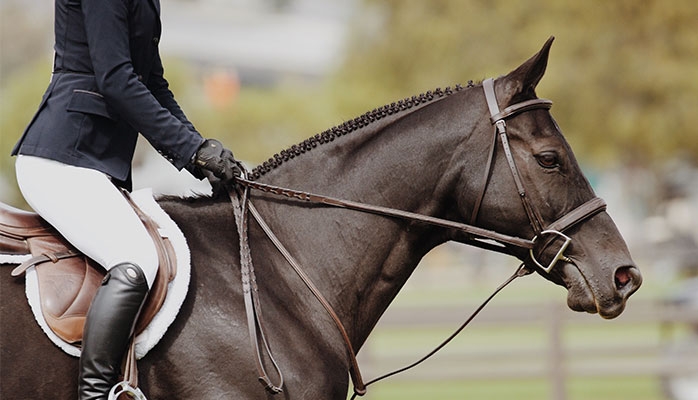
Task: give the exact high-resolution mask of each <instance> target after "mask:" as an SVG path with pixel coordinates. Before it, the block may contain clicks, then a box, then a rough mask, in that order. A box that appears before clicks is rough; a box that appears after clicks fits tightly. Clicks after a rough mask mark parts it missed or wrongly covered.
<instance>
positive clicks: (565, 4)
mask: <svg viewBox="0 0 698 400" xmlns="http://www.w3.org/2000/svg"><path fill="white" fill-rule="evenodd" d="M365 4H366V8H365V11H364V12H363V14H361V16H360V18H359V19H358V21H357V24H356V27H355V29H354V30H353V32H354V38H353V42H352V43H353V44H352V46H351V48H350V51H349V53H348V56H347V60H346V62H345V64H344V67H343V69H342V70H341V71H340V73H339V76H340V77H341V81H342V82H343V84H345V85H346V86H347V87H351V88H352V90H355V91H362V92H363V93H364V94H365V95H366V96H370V95H371V93H374V94H375V93H376V92H382V93H384V94H385V95H386V96H394V97H400V96H403V95H408V94H410V93H412V92H414V91H419V90H424V89H425V88H429V86H435V85H436V86H438V85H441V86H443V85H445V84H448V82H449V81H450V82H464V81H465V80H467V79H474V80H480V79H482V78H484V77H486V76H491V75H501V74H505V73H506V72H508V71H509V70H511V69H512V68H514V67H515V66H517V65H518V63H520V62H522V61H523V60H525V59H526V58H527V57H529V56H530V55H532V54H533V52H534V51H535V50H537V49H538V47H537V46H540V45H541V44H542V43H543V41H544V40H545V39H546V38H547V37H548V36H550V35H554V36H556V37H557V41H556V44H555V46H553V52H552V55H551V61H550V64H549V67H548V73H547V76H546V77H545V78H544V79H543V81H542V83H541V85H540V87H539V93H540V94H541V96H544V97H549V98H551V99H553V100H555V101H556V105H555V107H554V108H553V114H554V115H555V116H556V118H558V119H559V120H560V122H561V123H560V125H561V126H562V127H563V130H564V131H565V132H566V133H567V135H566V136H567V137H568V138H569V139H570V141H571V142H572V144H573V147H574V148H575V150H576V152H577V153H578V154H579V155H580V158H581V159H583V160H587V161H588V162H590V163H602V164H603V163H615V162H619V163H620V162H630V161H633V162H637V161H638V160H639V161H640V162H642V163H648V162H652V161H660V160H663V159H665V158H667V157H670V156H675V155H677V154H679V155H681V156H683V157H685V158H689V159H691V160H692V161H693V162H698V135H697V134H696V133H695V130H696V128H694V127H695V126H697V125H696V124H697V123H698V121H696V114H695V112H694V111H693V110H696V109H697V107H698V68H696V59H697V57H698V35H696V34H695V31H694V30H695V29H694V25H695V21H697V20H698V5H697V3H695V2H694V1H692V0H649V1H643V2H637V1H634V0H615V1H604V0H590V1H583V2H582V1H552V0H529V1H508V0H469V1H461V0H431V1H429V2H424V1H415V0H408V1H400V0H365Z"/></svg>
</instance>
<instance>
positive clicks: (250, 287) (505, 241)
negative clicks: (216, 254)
mask: <svg viewBox="0 0 698 400" xmlns="http://www.w3.org/2000/svg"><path fill="white" fill-rule="evenodd" d="M482 86H483V89H484V92H485V98H486V100H487V105H488V108H489V112H490V121H491V123H492V125H493V126H494V135H493V140H492V145H491V147H490V153H489V160H488V164H487V166H486V169H485V175H484V179H483V185H482V189H481V191H480V194H479V195H478V197H476V202H475V206H474V208H473V212H472V214H471V219H470V224H464V223H460V222H455V221H450V220H445V219H441V218H436V217H432V216H428V215H422V214H416V213H412V212H408V211H403V210H397V209H393V208H389V207H382V206H376V205H370V204H365V203H360V202H355V201H351V200H343V199H338V198H334V197H330V196H323V195H319V194H314V193H309V192H303V191H299V190H293V189H288V188H282V187H278V186H273V185H268V184H264V183H259V182H255V181H251V180H249V179H248V177H247V173H246V172H244V173H243V176H239V177H236V178H235V182H236V183H237V186H236V187H234V188H232V189H231V190H230V191H229V195H230V198H231V200H232V202H233V205H234V212H235V219H236V222H237V226H238V234H239V239H240V253H241V255H240V258H241V260H240V263H241V269H242V281H243V294H244V297H245V308H246V311H247V319H248V328H249V330H250V341H251V344H252V347H253V351H254V353H255V355H256V360H255V362H256V366H257V370H258V373H259V380H260V382H261V383H262V384H263V385H264V386H265V387H266V388H267V389H268V390H269V391H270V392H272V393H279V392H281V391H282V386H283V376H282V374H281V371H280V369H279V367H278V365H277V364H276V362H275V361H274V358H273V357H272V355H271V350H270V348H269V345H268V343H267V341H266V338H265V335H264V326H263V324H262V319H261V310H260V309H259V308H260V307H259V304H260V303H259V300H258V293H257V285H256V278H255V276H254V268H253V266H252V258H251V254H250V249H249V244H248V241H247V225H248V221H247V215H248V211H249V212H250V213H251V214H252V216H253V218H255V220H256V221H257V223H258V224H259V225H260V227H261V228H262V230H263V231H264V232H265V234H266V235H267V237H268V238H269V239H270V240H271V241H272V242H273V243H274V245H275V246H276V248H277V249H278V250H279V252H280V253H281V254H282V255H283V256H284V258H285V259H286V260H287V262H288V263H289V264H290V265H291V266H292V267H293V269H294V270H295V272H296V273H297V274H298V275H299V277H300V278H301V280H302V281H303V282H304V284H305V285H306V286H307V287H308V289H309V290H310V291H311V292H312V293H313V295H314V296H315V297H316V298H317V300H318V301H319V302H320V303H321V305H322V306H323V307H324V308H325V310H326V311H327V313H328V314H329V316H330V317H331V318H332V320H333V322H334V323H335V325H336V327H337V329H338V331H339V332H340V334H341V335H342V339H343V341H344V343H345V347H346V349H347V355H348V358H349V362H350V369H349V372H350V374H351V378H352V381H353V383H354V397H355V396H357V395H358V396H362V395H364V394H365V393H366V386H368V385H370V384H372V383H375V382H377V381H379V380H382V379H384V378H387V377H389V376H392V375H395V374H397V373H400V372H403V371H405V370H407V369H410V368H412V367H414V366H416V365H418V364H420V363H421V362H423V361H425V360H426V359H427V358H429V357H431V356H432V355H433V354H435V353H436V352H437V351H438V350H440V349H441V348H443V347H444V346H445V345H446V344H447V343H448V342H450V341H451V340H452V339H453V338H454V337H455V336H456V335H457V334H458V333H460V331H461V330H463V328H465V326H467V325H468V323H469V322H470V321H471V320H472V319H473V318H474V317H475V316H476V315H477V314H478V313H479V312H480V311H481V310H482V309H483V308H484V307H485V305H486V304H487V303H488V302H489V301H490V300H491V299H492V298H493V297H494V296H495V295H496V294H497V293H498V292H499V291H500V290H502V289H503V288H504V287H505V286H506V285H508V284H509V283H510V282H511V281H513V280H514V279H515V278H517V277H519V276H524V275H527V274H529V273H531V272H532V271H531V270H528V269H527V268H526V262H525V261H524V263H522V264H521V266H520V267H519V268H518V269H517V271H516V272H515V273H514V274H513V275H512V276H511V277H510V278H509V279H507V280H506V281H505V282H504V283H503V284H502V285H500V286H499V287H498V288H497V289H496V290H495V291H494V293H492V295H490V297H488V298H487V299H486V300H485V302H483V303H482V305H480V307H478V308H477V309H476V310H475V312H474V313H473V314H472V315H471V316H470V317H469V318H468V319H467V320H466V321H465V322H464V323H463V324H462V325H461V326H460V327H459V328H458V329H457V330H456V331H455V332H454V333H453V334H452V335H451V336H450V337H449V338H448V339H446V340H445V341H444V342H443V343H442V344H441V345H439V346H438V347H437V348H436V349H434V350H433V351H432V352H430V353H429V354H428V355H427V356H425V357H423V358H422V359H420V360H419V361H417V362H415V363H413V364H411V365H409V366H407V367H405V368H402V369H400V370H397V371H394V372H391V373H389V374H386V375H383V376H381V377H379V378H376V379H374V380H372V381H370V382H368V383H364V382H363V379H362V377H361V373H360V371H359V366H358V362H357V361H356V353H355V352H354V350H353V348H352V345H351V340H350V339H349V335H348V334H347V332H346V329H345V328H344V326H343V324H342V322H341V321H340V319H339V317H338V316H337V314H336V313H335V311H334V310H333V309H332V306H331V305H330V304H329V302H328V301H327V300H326V299H325V298H324V296H323V295H322V293H321V292H320V291H319V290H318V289H317V287H316V286H315V285H314V284H313V282H312V281H310V279H309V278H308V276H307V275H306V274H305V272H304V271H303V269H302V268H301V266H300V264H299V263H298V261H297V260H296V259H295V258H294V257H293V256H292V255H291V254H290V253H289V252H288V250H287V249H286V248H285V247H284V246H283V244H282V243H281V241H280V240H279V239H278V238H277V237H276V235H275V234H274V233H273V232H272V231H271V229H270V228H269V226H268V225H267V224H266V222H265V221H264V220H263V219H262V217H261V215H260V214H259V212H258V211H257V209H256V208H255V207H254V205H253V204H252V202H251V200H250V198H249V192H250V189H256V190H260V191H262V192H265V193H269V194H272V195H275V196H284V197H287V198H291V199H296V200H301V201H305V202H310V203H314V204H321V205H327V206H332V207H339V208H346V209H351V210H356V211H361V212H366V213H372V214H378V215H384V216H388V217H394V218H401V219H406V220H409V221H413V222H419V223H424V224H429V225H434V226H439V227H444V228H449V229H454V230H457V231H460V232H463V233H465V234H467V235H468V236H469V237H470V238H471V239H472V240H471V242H472V243H471V244H473V245H475V246H478V247H482V248H486V249H488V250H494V251H500V252H505V251H504V250H503V249H506V248H508V247H511V246H513V247H516V248H520V249H524V250H528V252H529V259H530V261H532V262H533V263H534V264H535V265H536V266H537V267H538V268H540V269H541V270H543V271H545V272H546V273H550V272H551V271H552V269H553V268H554V267H555V265H556V264H557V262H558V261H560V260H563V261H565V262H568V263H572V260H570V259H569V258H567V257H566V256H565V255H564V252H565V250H566V249H567V247H568V246H569V245H570V243H571V242H572V238H570V237H569V236H567V235H565V234H564V232H565V231H567V230H569V229H570V228H572V227H573V226H575V225H577V224H579V223H581V222H583V221H586V220H587V219H589V218H591V217H592V216H594V215H596V214H598V213H600V212H602V211H604V210H605V209H606V203H605V202H604V201H603V200H602V199H600V198H598V197H594V198H592V199H591V200H589V201H587V202H585V203H583V204H582V205H580V206H578V207H577V208H575V209H573V210H571V211H569V212H568V213H567V214H565V215H564V216H563V217H561V218H559V219H558V220H556V221H555V222H553V223H551V224H549V225H547V226H545V225H544V224H543V220H542V218H541V217H540V214H539V213H538V211H537V209H536V208H535V207H534V206H533V204H531V202H530V200H529V198H528V197H527V196H526V190H525V187H524V184H523V182H522V180H521V176H520V174H519V171H518V168H517V167H516V163H515V161H514V157H513V155H512V152H511V147H510V146H509V140H508V136H507V126H506V120H507V119H509V118H513V117H515V116H517V115H519V114H521V113H525V112H527V111H531V110H536V109H545V110H549V109H550V107H551V106H552V102H551V101H550V100H546V99H532V100H526V101H522V102H520V103H516V104H514V105H512V106H509V107H506V108H505V109H504V110H501V111H500V109H499V105H498V103H497V98H496V95H495V91H494V80H493V79H486V80H485V81H483V82H482ZM498 137H499V139H500V141H501V143H502V148H503V150H504V155H505V158H506V160H507V163H508V165H509V169H510V170H511V173H512V176H513V178H514V183H515V184H516V189H517V192H518V195H519V197H520V199H521V202H522V204H523V207H524V209H525V211H526V214H527V216H528V219H529V222H530V224H531V228H532V229H533V232H534V236H533V238H532V239H524V238H519V237H514V236H510V235H506V234H502V233H499V232H495V231H491V230H487V229H483V228H480V227H477V226H475V222H476V220H477V217H478V214H479V210H480V206H481V204H482V199H483V198H484V196H485V192H486V190H487V186H488V183H489V178H490V176H491V172H492V165H493V163H494V158H495V148H496V145H497V138H498ZM243 171H244V169H243ZM544 237H547V238H548V242H547V243H551V242H552V241H553V240H554V239H558V238H559V239H562V244H561V245H560V248H559V249H558V250H557V252H556V255H555V256H554V257H553V259H552V260H551V261H550V262H549V263H548V264H547V265H542V264H541V263H540V262H539V261H538V259H537V258H536V254H535V250H534V248H535V247H536V244H537V243H538V242H539V241H541V240H543V238H544ZM550 238H552V239H550ZM487 240H489V241H494V242H496V243H498V244H499V245H492V244H490V243H489V242H488V241H487ZM538 257H540V254H539V255H538ZM260 341H261V342H262V343H263V344H264V346H265V350H266V353H267V355H268V357H269V358H270V359H271V361H272V364H273V366H274V368H275V369H276V372H277V374H278V376H279V381H280V382H279V383H278V384H276V385H275V384H272V382H271V379H270V378H269V376H268V374H267V373H266V371H265V368H264V363H263V362H262V356H261V351H260V348H259V343H260ZM352 398H353V397H352Z"/></svg>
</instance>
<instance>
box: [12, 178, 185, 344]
mask: <svg viewBox="0 0 698 400" xmlns="http://www.w3.org/2000/svg"><path fill="white" fill-rule="evenodd" d="M124 195H125V196H126V198H127V199H128V200H129V202H130V204H131V206H132V207H133V208H134V210H135V211H136V213H137V214H138V216H139V217H140V219H141V221H142V222H143V224H144V225H145V227H146V229H147V230H148V233H150V236H151V237H152V239H153V242H154V243H155V246H156V248H157V251H158V257H159V261H160V266H159V269H158V275H157V277H156V278H155V282H154V284H153V287H152V288H151V290H150V292H149V293H148V298H147V300H146V303H145V305H144V306H143V310H142V311H141V314H140V317H139V319H138V322H137V323H136V328H135V333H136V335H137V334H139V333H141V332H143V330H145V328H146V327H147V326H148V324H149V323H150V321H151V320H152V319H153V317H154V316H155V314H157V312H158V311H159V310H160V308H161V307H162V304H163V303H164V301H165V296H166V295H167V287H168V283H169V282H171V281H172V280H173V279H174V277H175V275H176V273H177V270H176V265H177V263H176V258H175V253H174V248H173V247H172V244H171V243H170V241H169V239H167V238H166V237H163V236H162V235H160V233H159V231H158V229H159V226H158V225H157V223H156V222H155V221H154V220H152V219H151V218H150V217H149V216H148V215H146V214H145V213H143V212H142V211H141V210H140V208H138V206H137V205H136V204H135V203H134V202H133V201H132V200H131V198H130V197H129V196H128V193H126V192H124ZM0 254H5V255H18V256H19V255H27V254H31V256H32V257H31V259H29V260H27V261H25V262H23V263H22V264H21V265H19V266H18V267H17V268H15V269H14V270H13V271H12V275H13V276H19V275H22V274H23V273H24V272H25V271H26V270H27V269H28V268H30V267H35V268H36V273H37V277H38V282H39V298H40V303H41V310H42V314H43V316H44V319H45V320H46V322H47V324H48V326H49V327H50V328H51V330H52V331H53V332H54V333H55V334H56V335H57V336H58V337H60V338H61V339H63V340H65V341H66V342H68V343H71V344H79V343H80V341H81V340H82V331H83V326H84V323H85V316H86V315H87V310H88V308H89V307H90V303H91V302H92V298H93V297H94V295H95V293H96V292H97V289H98V288H99V286H100V285H101V282H102V279H103V277H104V276H105V275H106V271H105V270H104V268H102V267H101V266H100V265H98V264H97V263H96V262H95V261H93V260H92V259H90V258H88V257H87V256H85V255H84V254H82V253H80V252H79V251H78V250H77V249H75V248H74V247H73V246H72V245H70V243H68V241H66V240H65V239H64V238H63V237H62V236H61V234H60V233H58V231H56V230H55V229H54V228H53V227H52V226H51V225H50V224H49V223H48V222H46V221H45V220H44V219H43V218H41V217H40V216H39V215H38V214H36V213H33V212H29V211H24V210H20V209H17V208H14V207H11V206H9V205H6V204H3V203H2V202H0Z"/></svg>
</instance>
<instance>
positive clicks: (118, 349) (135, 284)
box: [78, 263, 148, 400]
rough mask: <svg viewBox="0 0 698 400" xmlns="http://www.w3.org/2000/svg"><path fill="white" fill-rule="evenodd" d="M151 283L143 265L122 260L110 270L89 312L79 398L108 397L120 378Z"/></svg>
mask: <svg viewBox="0 0 698 400" xmlns="http://www.w3.org/2000/svg"><path fill="white" fill-rule="evenodd" d="M147 294H148V282H147V281H146V279H145V275H144V274H143V271H142V270H141V268H140V267H139V266H137V265H135V264H130V263H123V264H119V265H117V266H115V267H113V268H112V269H111V270H109V271H108V272H107V275H106V276H105V277H104V280H103V281H102V286H100V287H99V289H98V290H97V294H96V295H95V298H94V299H93V300H92V304H91V305H90V310H89V311H88V312H87V319H86V321H85V330H84V334H83V340H82V353H81V355H80V377H79V381H78V399H79V400H93V399H94V400H96V399H99V400H102V399H106V398H107V395H108V394H109V391H110V390H111V388H112V386H114V385H115V384H116V383H118V381H119V375H120V373H121V364H122V361H123V357H124V354H126V351H127V350H128V345H129V340H130V338H131V335H132V334H133V329H134V326H135V322H136V318H137V317H138V314H139V313H140V311H141V307H142V306H143V303H144V300H145V297H146V295H147Z"/></svg>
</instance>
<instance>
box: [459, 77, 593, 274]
mask: <svg viewBox="0 0 698 400" xmlns="http://www.w3.org/2000/svg"><path fill="white" fill-rule="evenodd" d="M482 87H483V89H484V91H485V99H486V100H487V107H488V108H489V111H490V122H491V123H492V125H494V140H493V144H492V147H491V150H490V157H489V161H488V164H487V168H486V171H485V179H484V182H485V183H484V185H483V188H482V191H481V193H480V196H478V197H477V201H476V203H475V207H474V209H473V213H472V217H471V223H472V224H474V223H475V221H476V219H477V215H478V213H479V208H480V204H481V203H482V198H483V197H484V196H485V191H486V190H487V183H488V182H489V177H490V175H491V168H492V164H493V160H494V149H495V147H496V141H497V136H499V138H500V141H501V142H502V148H503V149H504V156H505V158H506V160H507V164H508V165H509V169H510V170H511V174H512V176H513V177H514V183H515V184H516V190H517V192H518V194H519V198H520V199H521V203H522V204H523V208H524V210H526V215H527V216H528V220H529V223H530V224H531V228H532V229H533V232H534V237H533V239H531V247H530V248H528V252H529V258H530V260H531V261H532V262H533V263H534V264H535V265H536V266H537V267H539V268H540V269H542V270H543V271H545V272H546V273H550V272H551V271H552V269H553V268H554V267H555V264H557V262H558V261H559V260H563V261H566V262H571V260H570V259H569V258H567V257H566V256H565V255H564V253H565V250H566V249H567V247H568V246H569V245H570V243H571V242H572V239H571V238H570V237H569V236H567V235H565V234H564V233H563V232H565V231H566V230H568V229H570V228H572V227H573V226H574V225H577V224H578V223H580V222H582V221H585V220H587V219H589V218H591V217H592V216H594V215H596V214H598V213H600V212H602V211H605V210H606V202H604V201H603V199H601V198H599V197H594V198H592V199H591V200H588V201H586V202H585V203H583V204H582V205H580V206H579V207H577V208H575V209H573V210H572V211H570V212H568V213H567V214H565V215H564V216H563V217H562V218H560V219H558V220H557V221H555V222H553V223H552V224H550V225H548V226H547V227H545V228H544V225H543V222H542V218H541V216H540V213H539V212H538V210H537V209H536V208H535V207H534V206H533V204H531V202H530V200H529V198H528V196H526V189H525V187H524V184H523V182H522V181H521V175H520V174H519V170H518V168H517V167H516V162H515V161H514V156H513V155H512V152H511V147H510V146H509V137H508V135H507V124H506V120H507V119H508V118H511V117H514V116H516V115H518V114H521V113H524V112H527V111H531V110H536V109H544V110H549V109H550V107H552V105H553V102H552V101H550V100H547V99H532V100H526V101H522V102H520V103H516V104H514V105H512V106H509V107H507V108H505V109H504V110H502V111H500V110H499V104H498V103H497V96H496V95H495V91H494V80H493V79H491V78H490V79H485V80H484V81H483V82H482ZM544 236H552V237H556V236H557V237H559V238H561V239H562V240H563V243H562V245H561V246H560V248H559V249H558V251H557V252H556V255H555V257H553V259H552V260H551V261H550V263H548V265H547V266H545V265H542V264H541V263H540V262H539V261H538V260H537V258H536V255H535V254H534V247H535V244H536V242H537V241H539V240H543V239H542V238H543V237H544Z"/></svg>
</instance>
